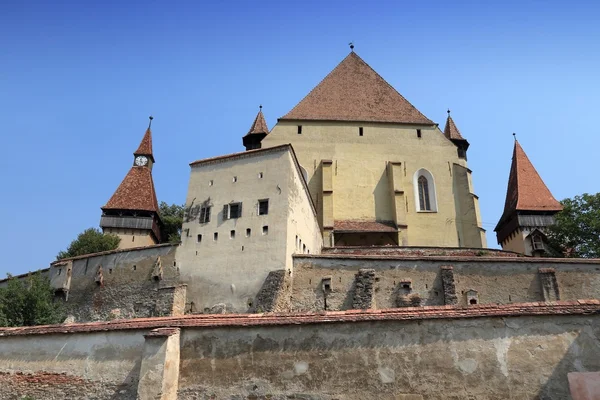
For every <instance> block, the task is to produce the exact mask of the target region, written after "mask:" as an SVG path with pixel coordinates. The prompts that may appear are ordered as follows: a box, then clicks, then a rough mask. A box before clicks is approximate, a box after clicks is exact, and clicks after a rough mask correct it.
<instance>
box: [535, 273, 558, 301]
mask: <svg viewBox="0 0 600 400" xmlns="http://www.w3.org/2000/svg"><path fill="white" fill-rule="evenodd" d="M538 272H539V274H540V281H541V284H542V295H543V296H544V301H557V300H560V293H559V290H558V281H557V280H556V270H555V269H554V268H540V269H538Z"/></svg>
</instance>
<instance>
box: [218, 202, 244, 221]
mask: <svg viewBox="0 0 600 400" xmlns="http://www.w3.org/2000/svg"><path fill="white" fill-rule="evenodd" d="M241 216H242V203H231V204H225V205H224V206H223V219H234V218H240V217H241Z"/></svg>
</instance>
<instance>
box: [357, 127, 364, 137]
mask: <svg viewBox="0 0 600 400" xmlns="http://www.w3.org/2000/svg"><path fill="white" fill-rule="evenodd" d="M362 135H363V127H362V126H361V127H360V128H358V136H362Z"/></svg>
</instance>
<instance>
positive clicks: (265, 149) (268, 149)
mask: <svg viewBox="0 0 600 400" xmlns="http://www.w3.org/2000/svg"><path fill="white" fill-rule="evenodd" d="M289 147H291V144H289V143H285V144H279V145H277V146H272V147H263V148H260V149H253V150H246V151H240V152H238V153H231V154H224V155H222V156H215V157H209V158H203V159H200V160H196V161H192V162H191V163H190V166H194V165H200V164H205V163H211V162H215V161H224V160H227V159H229V158H237V157H240V158H241V157H250V156H253V155H255V154H257V153H268V152H271V151H277V150H281V149H284V148H289Z"/></svg>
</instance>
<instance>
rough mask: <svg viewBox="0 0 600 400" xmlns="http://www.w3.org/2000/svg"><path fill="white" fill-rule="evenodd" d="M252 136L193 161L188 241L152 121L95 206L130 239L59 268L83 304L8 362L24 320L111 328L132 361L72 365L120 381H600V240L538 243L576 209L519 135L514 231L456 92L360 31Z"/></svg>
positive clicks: (356, 384) (517, 390)
mask: <svg viewBox="0 0 600 400" xmlns="http://www.w3.org/2000/svg"><path fill="white" fill-rule="evenodd" d="M242 143H243V145H244V147H245V148H246V151H243V152H239V153H234V154H228V155H222V156H218V157H213V158H208V159H202V160H197V161H193V162H191V163H190V179H189V186H188V191H187V197H186V199H185V216H184V222H183V226H182V237H181V243H180V244H169V243H163V242H164V241H165V238H161V235H160V227H161V224H162V222H161V216H160V213H159V208H158V202H157V196H156V190H155V186H154V183H153V180H152V169H153V168H154V167H155V166H156V167H159V166H160V164H159V163H158V164H155V159H154V153H153V148H152V132H151V126H149V127H148V129H147V130H146V133H145V135H144V136H143V139H142V141H141V143H140V146H139V147H138V149H137V150H135V151H134V153H133V165H132V167H131V169H130V171H129V172H128V174H127V175H126V176H125V178H124V179H123V181H122V182H121V184H120V185H119V186H118V187H117V189H116V191H115V192H114V194H113V195H112V197H111V198H110V199H108V201H107V202H106V204H105V205H104V206H103V207H102V215H101V218H100V226H101V227H102V229H103V231H104V232H105V233H112V234H116V235H118V236H119V237H120V238H121V242H120V245H119V249H117V250H114V251H109V252H105V253H97V254H91V255H86V256H80V257H74V258H71V259H65V260H60V261H57V262H54V263H52V264H51V266H50V268H49V269H47V270H44V271H43V272H44V273H45V274H47V275H48V276H49V278H50V280H51V283H52V285H53V287H54V289H55V290H56V293H57V298H59V299H60V301H63V302H64V305H65V307H67V309H68V311H69V314H70V319H71V323H70V324H66V325H61V326H56V327H45V328H44V327H41V328H40V327H37V328H36V327H33V328H15V329H13V330H10V329H7V330H4V331H2V332H0V335H5V336H6V335H8V336H14V343H15V344H14V345H13V346H16V347H13V350H11V351H8V350H3V347H2V343H3V340H4V339H0V363H2V362H3V361H1V360H2V359H3V358H4V359H8V358H10V355H9V353H10V354H14V352H19V351H21V352H24V351H25V349H26V348H27V344H26V343H27V338H29V337H30V335H34V336H35V335H43V334H57V333H59V332H62V334H63V335H66V337H69V338H72V340H76V339H77V340H83V339H81V338H80V336H81V335H84V336H85V335H87V336H85V338H86V339H85V340H90V343H91V344H90V345H92V346H96V347H94V348H107V346H108V347H110V346H112V345H110V344H107V342H104V341H103V340H104V339H99V338H98V337H96V336H94V335H96V333H94V332H100V331H103V332H106V331H110V332H112V333H114V334H115V335H117V336H118V335H121V336H122V335H125V336H127V335H130V336H127V338H125V339H123V338H124V337H125V336H123V337H121V336H119V337H121V339H122V340H125V342H127V341H129V342H127V343H128V344H127V346H130V347H131V348H129V347H127V346H126V345H125V344H123V346H125V347H127V349H129V350H128V351H131V352H132V353H131V354H133V355H124V356H123V357H125V358H126V357H130V359H128V360H129V361H131V360H133V361H131V363H134V364H135V365H136V366H135V367H134V366H132V367H131V371H129V370H127V371H123V373H121V372H118V371H117V372H115V373H113V374H112V375H110V376H111V378H107V379H104V380H103V378H102V379H101V378H99V376H98V375H97V374H96V375H94V373H93V372H89V371H88V372H80V371H76V370H75V369H72V370H71V369H68V368H67V370H68V371H71V372H69V373H72V374H74V375H75V376H77V377H80V378H82V379H87V381H86V382H88V383H89V384H90V385H92V386H93V385H101V386H102V385H104V386H102V390H106V393H113V392H111V390H112V389H110V387H112V386H110V385H112V384H113V383H114V384H115V385H116V384H119V385H121V386H122V387H123V388H124V389H122V390H123V398H136V396H137V398H144V399H146V398H147V399H150V398H161V399H175V398H182V399H188V398H190V399H191V398H228V399H229V398H252V399H258V398H261V399H263V398H265V399H266V398H273V399H275V398H277V399H279V398H303V399H304V398H306V399H342V398H344V399H365V398H385V399H415V400H416V399H442V398H443V399H446V398H455V399H467V398H472V399H504V398H510V399H566V398H574V399H592V398H598V397H577V396H580V394H581V393H584V391H585V390H588V389H589V388H592V389H589V390H593V387H597V386H593V385H594V384H595V383H593V382H598V381H599V380H600V375H598V373H597V372H596V371H600V362H599V361H598V360H600V357H597V356H598V354H600V340H599V336H600V332H599V331H598V315H600V314H599V312H600V301H599V300H598V299H600V272H599V271H600V260H589V259H588V260H583V259H551V258H544V257H541V256H544V255H545V247H546V236H545V229H546V228H547V227H548V226H549V225H551V224H553V222H554V215H555V214H556V213H557V212H559V211H560V210H561V209H562V207H561V205H560V203H559V202H558V201H557V200H556V199H555V198H554V196H553V195H552V193H551V192H550V190H549V189H548V187H547V186H546V185H545V184H544V182H543V180H542V178H541V177H540V175H539V174H538V172H537V171H536V169H535V168H534V166H533V165H532V163H531V161H530V160H529V158H528V157H527V155H526V154H525V151H524V150H523V148H522V147H521V145H520V144H519V142H518V141H516V140H515V143H514V151H513V156H512V165H511V167H510V173H509V177H508V185H507V192H506V202H505V208H504V212H503V214H502V216H501V218H500V220H499V221H498V224H497V226H496V228H495V234H496V239H497V241H498V243H499V244H500V245H501V246H502V250H495V249H489V248H487V243H486V232H485V230H484V229H483V228H482V224H481V216H480V211H479V198H478V196H477V195H476V191H475V188H474V184H473V178H472V171H471V170H470V169H469V167H468V164H467V159H468V153H469V151H473V150H469V142H468V140H467V138H466V136H463V134H462V133H461V132H460V130H459V129H458V126H457V124H456V123H455V121H454V120H453V117H452V116H451V115H450V111H448V116H447V119H446V122H445V126H444V127H443V129H441V127H440V126H438V124H436V123H435V122H433V121H432V120H431V119H429V118H428V117H426V116H425V115H423V114H422V113H421V112H420V111H419V110H418V109H417V108H416V107H415V106H413V105H412V104H411V103H410V102H409V101H408V100H407V99H405V98H404V97H403V96H402V95H401V94H400V93H399V92H398V91H397V90H396V89H394V88H393V87H392V86H391V85H390V84H389V83H387V82H386V81H385V80H384V79H383V78H382V77H381V76H380V75H379V74H378V73H377V72H376V71H375V70H374V69H373V68H371V67H370V66H369V65H368V64H367V63H366V62H365V61H364V60H363V59H362V58H360V57H359V56H358V55H357V54H356V53H355V52H354V51H353V50H352V52H350V54H348V56H347V57H346V58H344V59H343V60H342V61H341V62H340V63H339V64H338V65H337V66H336V67H335V68H334V69H333V70H332V71H331V72H330V73H329V74H328V75H327V76H326V77H325V78H324V79H323V80H322V81H321V82H320V83H318V84H317V86H315V87H314V88H313V89H312V90H311V91H310V92H309V93H308V94H307V95H306V96H305V97H304V98H303V99H302V100H301V101H300V102H299V103H298V104H297V105H296V106H295V107H294V108H292V109H291V110H290V111H289V112H288V113H287V114H285V115H284V116H282V117H281V118H279V119H278V121H277V124H276V125H275V126H274V127H272V129H269V127H268V126H267V124H266V121H265V118H264V115H263V111H262V107H261V109H260V111H259V112H258V115H257V116H256V118H255V120H254V121H253V123H252V124H251V127H250V130H249V131H248V133H247V134H246V135H245V136H243V137H242ZM158 161H160V160H158ZM507 167H508V166H507ZM89 321H98V322H95V323H94V324H85V322H89ZM102 321H106V322H102ZM82 332H85V334H84V333H82ZM116 332H121V333H118V334H117V333H116ZM148 332H150V333H148ZM78 335H79V336H78ZM136 335H137V336H136ZM143 335H145V336H144V338H145V339H142V341H141V342H139V344H135V343H137V342H136V340H138V339H136V338H140V337H142V336H143ZM81 337H83V336H81ZM90 338H91V339H90ZM6 339H8V338H6ZM11 339H12V338H11ZM44 340H46V339H43V340H42V342H43V343H46V342H44ZM69 340H71V339H69ZM125 342H122V343H125ZM61 343H62V342H61ZM19 346H21V347H19ZM40 346H41V345H40ZM48 346H50V347H52V346H54V344H48ZM56 346H58V343H56ZM65 346H66V345H65ZM136 346H138V347H136ZM140 346H141V347H140ZM14 349H21V350H14ZM132 349H133V350H132ZM71 350H72V351H75V349H74V348H73V349H71ZM39 351H40V352H42V353H44V351H45V350H43V349H41V348H40V350H39ZM61 351H62V350H61ZM82 351H83V350H82ZM86 351H87V350H86ZM94 351H95V350H94ZM122 351H124V350H122ZM11 352H12V353H11ZM84 353H85V351H84ZM92 353H93V352H89V351H88V352H87V353H85V354H87V355H86V356H85V357H88V359H91V358H94V357H95V355H94V354H96V353H94V354H92ZM19 354H21V353H19ZM44 354H45V353H44ZM48 354H52V353H51V352H50V353H48ZM149 354H151V355H149ZM28 357H29V358H28ZM28 357H25V361H23V360H21V361H19V362H12V361H11V364H10V365H11V368H12V370H11V371H13V372H14V371H22V370H24V369H27V368H29V367H31V368H33V369H34V370H35V368H34V367H32V366H34V365H38V364H35V362H38V361H35V360H34V359H35V357H34V356H28ZM32 357H33V358H32ZM49 357H50V356H49ZM50 358H52V357H50ZM125 358H124V359H125ZM30 359H31V360H30ZM27 360H30V361H31V362H30V361H27ZM94 360H96V358H94ZM95 362H96V361H95ZM97 362H100V363H101V364H102V363H104V364H102V365H105V364H106V363H108V364H106V365H113V364H110V362H112V361H110V362H109V361H107V360H106V359H102V361H97ZM40 365H41V364H40ZM61 365H62V364H61ZM132 365H133V364H132ZM36 368H37V367H36ZM40 368H41V367H40ZM45 368H46V369H47V368H50V370H51V371H58V370H60V368H58V369H56V368H54V367H52V366H50V367H45ZM52 368H54V369H52ZM86 368H87V367H86ZM63 369H64V368H63ZM38 370H39V369H38ZM119 371H120V370H119ZM152 371H153V372H152ZM127 374H129V375H128V376H132V377H133V378H131V381H130V382H129V381H127V380H124V378H123V376H126V375H127ZM594 374H595V375H594ZM110 379H112V381H111V380H110ZM98 382H103V383H102V384H100V383H98ZM107 382H113V383H110V385H109V384H108V383H107ZM115 382H116V383H115ZM127 382H128V383H127ZM590 382H592V383H590ZM9 384H10V385H16V386H15V387H17V386H18V385H17V384H16V383H14V382H13V381H10V382H9ZM106 385H108V386H106ZM123 385H124V386H123ZM109 386H110V387H109ZM19 387H20V386H19ZM31 387H35V385H33V386H31ZM22 390H24V391H25V392H26V391H27V390H26V389H22ZM115 390H117V389H115ZM590 393H592V392H590ZM596 393H597V392H596ZM127 396H130V397H127ZM153 396H157V397H153ZM194 396H196V397H194ZM211 396H212V397H211ZM236 396H237V397H236ZM569 396H572V397H569ZM0 398H2V397H1V396H0ZM40 398H45V397H40ZM98 398H113V397H108V395H107V396H106V397H98Z"/></svg>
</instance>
